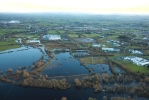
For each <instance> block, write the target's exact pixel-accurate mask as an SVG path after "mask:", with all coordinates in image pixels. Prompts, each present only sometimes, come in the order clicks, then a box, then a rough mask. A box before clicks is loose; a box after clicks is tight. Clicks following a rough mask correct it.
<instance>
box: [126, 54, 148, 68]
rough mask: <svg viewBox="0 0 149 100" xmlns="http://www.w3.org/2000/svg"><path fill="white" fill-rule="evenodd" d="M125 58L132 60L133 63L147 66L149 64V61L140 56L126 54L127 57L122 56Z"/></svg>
mask: <svg viewBox="0 0 149 100" xmlns="http://www.w3.org/2000/svg"><path fill="white" fill-rule="evenodd" d="M124 59H125V60H129V61H131V62H133V63H134V64H136V65H138V66H147V65H149V61H148V60H146V59H144V58H140V57H135V56H128V57H124Z"/></svg>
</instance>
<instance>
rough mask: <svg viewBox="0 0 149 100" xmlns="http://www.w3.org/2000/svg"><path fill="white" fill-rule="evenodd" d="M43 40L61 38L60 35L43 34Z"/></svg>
mask: <svg viewBox="0 0 149 100" xmlns="http://www.w3.org/2000/svg"><path fill="white" fill-rule="evenodd" d="M43 39H44V40H61V37H60V35H44V36H43Z"/></svg>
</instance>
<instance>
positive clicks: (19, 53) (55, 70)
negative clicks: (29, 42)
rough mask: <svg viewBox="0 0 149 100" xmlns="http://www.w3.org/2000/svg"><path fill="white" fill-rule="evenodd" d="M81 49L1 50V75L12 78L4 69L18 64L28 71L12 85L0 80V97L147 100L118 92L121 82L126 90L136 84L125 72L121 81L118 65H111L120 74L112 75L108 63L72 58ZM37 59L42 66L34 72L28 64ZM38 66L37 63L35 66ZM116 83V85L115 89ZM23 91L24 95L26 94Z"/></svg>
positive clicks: (14, 69) (31, 64) (29, 48)
mask: <svg viewBox="0 0 149 100" xmlns="http://www.w3.org/2000/svg"><path fill="white" fill-rule="evenodd" d="M51 51H52V50H51ZM54 51H55V50H53V51H52V52H53V53H54ZM81 52H82V54H83V55H88V53H87V52H83V51H81ZM81 52H79V51H77V50H76V52H74V51H73V53H72V54H71V53H70V52H69V50H68V51H67V52H56V53H54V57H52V58H51V57H49V56H48V55H47V54H46V52H45V49H44V47H39V48H33V47H22V48H19V49H12V50H9V51H3V52H1V54H0V61H1V66H2V67H1V68H0V70H1V71H3V72H4V74H3V75H6V78H9V77H10V75H13V77H14V76H15V75H17V74H15V73H14V74H9V73H7V72H6V73H5V71H6V70H7V69H9V68H12V69H13V71H16V70H17V69H18V68H19V67H20V68H22V67H26V68H25V69H22V72H23V75H24V73H25V72H26V73H27V71H28V72H29V74H30V76H29V77H27V76H26V78H24V79H23V78H20V79H19V80H17V81H16V82H18V83H15V84H16V85H13V84H8V83H7V81H6V83H4V82H0V94H1V95H0V99H4V100H10V99H11V98H15V99H21V100H26V99H32V98H34V99H35V98H36V99H37V100H39V99H49V98H50V99H51V100H54V99H57V100H60V99H61V97H67V99H69V98H71V100H80V99H82V100H87V99H88V98H89V97H93V98H96V99H97V100H98V99H100V98H102V97H103V96H104V95H106V97H107V98H111V97H113V96H120V97H125V98H127V97H128V96H131V97H133V98H135V99H136V100H148V99H147V98H142V97H138V96H137V95H136V94H133V95H130V93H129V92H127V91H126V90H125V92H120V91H121V90H119V89H120V88H121V87H122V85H124V86H125V88H127V89H128V90H129V89H131V88H130V87H129V86H136V87H137V86H139V84H138V82H136V81H135V80H134V79H133V77H129V76H127V75H125V78H126V80H124V79H123V78H124V76H123V74H124V73H125V72H124V71H123V70H122V69H120V68H119V67H118V66H115V65H114V70H115V71H116V72H117V73H121V74H118V75H117V76H114V75H112V72H111V70H110V67H109V65H108V64H87V63H85V64H82V63H81V62H80V61H79V57H77V58H75V57H74V56H75V55H76V54H77V55H80V54H81ZM81 57H82V56H81ZM12 59H15V60H12ZM39 59H40V60H41V61H44V62H45V65H44V67H43V68H42V70H41V71H39V72H38V73H37V74H35V71H36V69H33V68H32V66H33V65H36V64H35V63H36V62H37V61H38V63H39V62H40V60H39ZM3 66H5V67H3ZM39 68H40V67H39ZM39 68H38V66H37V69H39ZM7 74H8V75H7ZM1 76H2V75H1ZM13 77H11V80H13ZM22 77H24V76H22ZM14 78H15V77H14ZM2 80H3V79H2ZM29 80H32V81H33V82H39V83H41V84H43V83H42V82H44V83H46V84H45V86H42V85H41V84H37V86H34V83H31V82H30V81H29ZM19 81H20V83H19ZM21 81H22V82H21ZM12 82H13V81H12ZM24 82H28V83H24ZM48 82H51V84H55V85H54V86H46V85H47V84H49V83H48ZM52 82H55V83H52ZM56 84H57V85H56ZM58 84H61V85H62V84H63V86H62V87H61V86H58ZM18 85H20V86H18ZM24 86H25V87H24ZM116 86H118V87H119V88H117V89H116V90H115V88H116ZM33 87H36V88H33ZM39 87H40V88H39ZM46 88H47V89H46ZM49 88H50V89H49ZM64 89H65V90H64ZM110 89H113V90H110ZM24 94H26V96H25V95H24ZM57 94H58V95H57ZM18 95H19V96H18ZM39 95H40V97H39ZM22 97H23V99H22ZM41 97H42V98H41ZM72 98H73V99H72Z"/></svg>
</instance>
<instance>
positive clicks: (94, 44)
mask: <svg viewBox="0 0 149 100" xmlns="http://www.w3.org/2000/svg"><path fill="white" fill-rule="evenodd" d="M92 46H93V47H101V45H100V44H97V43H93V44H92Z"/></svg>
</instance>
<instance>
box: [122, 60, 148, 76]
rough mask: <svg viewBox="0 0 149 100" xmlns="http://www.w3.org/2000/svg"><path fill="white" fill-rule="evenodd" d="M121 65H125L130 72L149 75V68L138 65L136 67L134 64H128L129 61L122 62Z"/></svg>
mask: <svg viewBox="0 0 149 100" xmlns="http://www.w3.org/2000/svg"><path fill="white" fill-rule="evenodd" d="M120 63H121V64H124V65H126V66H127V67H128V68H129V69H130V70H132V71H134V72H138V71H139V72H140V73H144V74H146V73H147V71H148V70H149V68H147V67H144V66H137V65H135V64H133V63H132V62H127V61H125V62H124V61H123V62H122V61H121V62H120Z"/></svg>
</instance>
